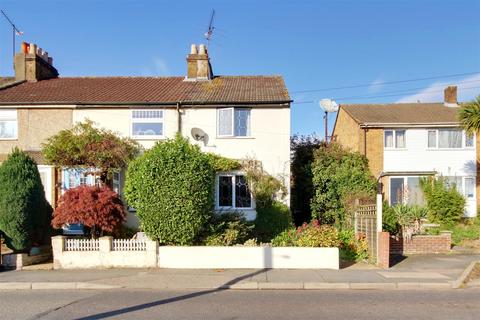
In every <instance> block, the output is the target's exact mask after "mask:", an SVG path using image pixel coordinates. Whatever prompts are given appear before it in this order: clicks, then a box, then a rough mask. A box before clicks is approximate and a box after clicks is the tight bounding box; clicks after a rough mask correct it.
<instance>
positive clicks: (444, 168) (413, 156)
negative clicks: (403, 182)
mask: <svg viewBox="0 0 480 320" xmlns="http://www.w3.org/2000/svg"><path fill="white" fill-rule="evenodd" d="M427 135H428V129H420V128H419V129H416V128H410V129H407V130H406V148H405V149H384V150H383V171H397V172H398V171H436V172H438V174H439V175H443V176H461V177H464V176H471V177H475V176H476V175H477V174H476V171H477V167H476V166H477V162H476V148H475V147H473V148H460V149H429V148H427V143H428V136H427ZM475 199H476V197H474V199H473V200H469V201H467V210H466V214H467V216H472V217H473V216H476V212H477V209H476V208H477V203H476V200H475Z"/></svg>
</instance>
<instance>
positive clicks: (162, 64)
mask: <svg viewBox="0 0 480 320" xmlns="http://www.w3.org/2000/svg"><path fill="white" fill-rule="evenodd" d="M141 74H142V75H143V76H169V75H170V69H169V67H168V63H167V61H166V60H165V59H162V58H159V57H157V58H154V59H153V62H152V64H151V65H150V66H148V67H145V68H143V69H142V71H141Z"/></svg>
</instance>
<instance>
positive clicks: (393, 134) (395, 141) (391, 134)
mask: <svg viewBox="0 0 480 320" xmlns="http://www.w3.org/2000/svg"><path fill="white" fill-rule="evenodd" d="M405 146H406V130H404V129H402V130H384V147H385V149H404V148H405Z"/></svg>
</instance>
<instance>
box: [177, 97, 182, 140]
mask: <svg viewBox="0 0 480 320" xmlns="http://www.w3.org/2000/svg"><path fill="white" fill-rule="evenodd" d="M181 105H182V103H181V102H177V116H178V118H177V132H178V133H180V134H182V112H181V111H180V108H181Z"/></svg>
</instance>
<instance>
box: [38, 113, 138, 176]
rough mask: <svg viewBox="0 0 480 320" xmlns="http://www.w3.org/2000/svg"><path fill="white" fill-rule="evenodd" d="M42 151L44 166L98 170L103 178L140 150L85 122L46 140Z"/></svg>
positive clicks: (126, 140)
mask: <svg viewBox="0 0 480 320" xmlns="http://www.w3.org/2000/svg"><path fill="white" fill-rule="evenodd" d="M42 151H43V155H44V157H45V160H46V161H47V163H50V164H54V165H57V166H66V167H76V166H82V167H92V168H98V169H100V170H101V171H102V173H103V175H106V174H111V173H113V171H114V170H116V169H120V168H124V167H126V166H127V164H128V162H130V161H131V160H132V159H134V158H135V157H136V156H137V155H138V154H139V153H140V151H141V147H140V145H139V144H138V143H137V142H136V141H134V140H132V139H130V138H121V137H119V136H118V135H117V134H115V133H114V132H112V131H110V130H105V129H99V128H96V127H95V126H94V123H93V122H92V121H90V120H87V121H85V122H81V123H78V124H76V125H75V126H74V127H73V128H71V129H68V130H62V131H60V132H59V133H57V134H56V135H54V136H52V137H50V138H49V139H48V140H47V143H45V144H43V150H42Z"/></svg>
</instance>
